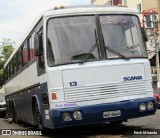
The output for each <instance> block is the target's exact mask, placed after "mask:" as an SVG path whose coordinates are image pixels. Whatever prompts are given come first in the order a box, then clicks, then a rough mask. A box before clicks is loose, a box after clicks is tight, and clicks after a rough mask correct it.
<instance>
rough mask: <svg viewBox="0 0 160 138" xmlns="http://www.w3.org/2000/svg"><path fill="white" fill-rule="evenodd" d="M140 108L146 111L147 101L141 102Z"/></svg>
mask: <svg viewBox="0 0 160 138" xmlns="http://www.w3.org/2000/svg"><path fill="white" fill-rule="evenodd" d="M139 110H140V111H145V110H146V104H145V103H141V104H140V105H139Z"/></svg>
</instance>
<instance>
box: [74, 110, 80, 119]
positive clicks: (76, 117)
mask: <svg viewBox="0 0 160 138" xmlns="http://www.w3.org/2000/svg"><path fill="white" fill-rule="evenodd" d="M73 117H74V119H76V120H81V119H82V114H81V112H80V111H75V112H74V113H73Z"/></svg>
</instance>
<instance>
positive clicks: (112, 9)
mask: <svg viewBox="0 0 160 138" xmlns="http://www.w3.org/2000/svg"><path fill="white" fill-rule="evenodd" d="M95 13H98V14H103V13H106V14H107V13H108V14H113V13H114V14H138V10H137V9H134V8H127V7H122V6H103V5H97V6H95V5H90V6H84V5H83V6H73V7H62V8H54V9H50V10H48V11H45V12H43V13H42V14H40V15H39V16H38V17H37V18H36V19H35V20H34V22H33V24H32V25H31V27H30V28H29V30H28V31H27V33H26V34H25V35H24V37H23V38H22V40H21V41H20V43H19V44H18V45H17V47H16V48H15V50H14V51H13V53H12V54H11V56H10V57H9V59H8V60H7V62H6V63H5V65H4V67H6V65H7V64H8V63H9V61H10V60H11V59H12V57H13V56H14V54H15V53H16V52H17V50H18V49H19V48H20V47H21V45H22V44H23V43H24V41H25V40H26V39H27V37H28V36H29V34H30V33H31V32H32V30H33V28H34V27H35V26H36V24H37V23H38V22H39V21H40V19H41V18H42V17H49V16H53V17H54V16H64V15H65V16H67V15H78V14H79V15H80V14H83V15H85V14H95Z"/></svg>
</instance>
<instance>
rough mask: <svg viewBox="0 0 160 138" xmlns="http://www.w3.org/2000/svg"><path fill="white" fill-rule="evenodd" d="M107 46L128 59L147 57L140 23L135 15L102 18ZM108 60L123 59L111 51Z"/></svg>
mask: <svg viewBox="0 0 160 138" xmlns="http://www.w3.org/2000/svg"><path fill="white" fill-rule="evenodd" d="M100 24H101V28H102V33H103V38H104V43H105V46H109V47H111V48H113V49H114V50H116V51H118V52H119V53H121V54H123V55H124V56H126V57H146V52H145V49H144V45H143V42H142V37H141V30H140V26H139V21H138V18H137V17H136V16H133V15H103V16H100ZM106 52H107V58H121V57H119V56H118V55H115V54H113V53H111V52H109V51H106Z"/></svg>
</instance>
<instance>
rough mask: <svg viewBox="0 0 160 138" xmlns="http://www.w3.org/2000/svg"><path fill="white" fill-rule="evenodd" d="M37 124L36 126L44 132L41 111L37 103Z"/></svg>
mask: <svg viewBox="0 0 160 138" xmlns="http://www.w3.org/2000/svg"><path fill="white" fill-rule="evenodd" d="M35 122H36V126H37V127H38V129H40V130H42V129H43V125H42V120H41V115H40V111H39V108H38V104H37V102H36V103H35Z"/></svg>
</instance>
